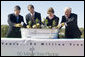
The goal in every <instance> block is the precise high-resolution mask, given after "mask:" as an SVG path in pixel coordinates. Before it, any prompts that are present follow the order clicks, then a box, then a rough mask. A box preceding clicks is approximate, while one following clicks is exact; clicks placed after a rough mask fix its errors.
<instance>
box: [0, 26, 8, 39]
mask: <svg viewBox="0 0 85 57" xmlns="http://www.w3.org/2000/svg"><path fill="white" fill-rule="evenodd" d="M8 28H9V27H8V25H1V37H6V34H7V31H8Z"/></svg>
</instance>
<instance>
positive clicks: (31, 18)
mask: <svg viewBox="0 0 85 57" xmlns="http://www.w3.org/2000/svg"><path fill="white" fill-rule="evenodd" d="M28 10H29V12H30V13H28V14H27V15H26V23H27V28H28V25H30V24H29V22H31V25H30V26H31V27H32V26H33V25H35V24H36V20H38V23H39V24H40V25H41V14H40V13H38V12H36V11H34V6H33V5H28Z"/></svg>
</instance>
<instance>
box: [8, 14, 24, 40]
mask: <svg viewBox="0 0 85 57" xmlns="http://www.w3.org/2000/svg"><path fill="white" fill-rule="evenodd" d="M21 22H23V23H24V20H23V17H22V16H21V15H19V19H18V22H17V17H16V16H15V14H14V13H13V14H9V15H8V24H9V30H8V33H7V37H8V38H21V31H20V28H19V27H15V26H14V25H15V24H17V23H21ZM24 25H25V23H24V24H23V26H24Z"/></svg>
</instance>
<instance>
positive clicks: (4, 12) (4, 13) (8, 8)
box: [1, 1, 84, 27]
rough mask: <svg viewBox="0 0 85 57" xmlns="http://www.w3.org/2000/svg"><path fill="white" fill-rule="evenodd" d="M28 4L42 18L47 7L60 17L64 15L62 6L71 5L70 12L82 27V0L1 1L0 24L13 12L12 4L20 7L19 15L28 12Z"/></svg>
mask: <svg viewBox="0 0 85 57" xmlns="http://www.w3.org/2000/svg"><path fill="white" fill-rule="evenodd" d="M29 4H32V5H34V7H35V11H37V12H39V13H41V17H42V20H43V18H46V16H47V10H48V8H49V7H53V8H54V10H55V15H56V16H58V17H59V18H60V20H59V23H60V22H61V18H62V15H64V8H65V7H71V8H72V12H73V13H76V14H77V15H78V26H79V27H84V2H83V1H1V25H2V24H6V25H8V23H7V19H8V14H10V13H13V12H14V9H13V8H14V6H16V5H19V6H20V7H21V13H20V14H21V15H22V16H23V17H24V21H25V22H26V20H25V16H26V14H28V13H29V11H28V9H27V6H28V5H29Z"/></svg>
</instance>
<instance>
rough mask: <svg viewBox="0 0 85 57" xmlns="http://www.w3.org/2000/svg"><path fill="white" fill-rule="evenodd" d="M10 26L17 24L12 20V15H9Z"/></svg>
mask: <svg viewBox="0 0 85 57" xmlns="http://www.w3.org/2000/svg"><path fill="white" fill-rule="evenodd" d="M8 24H9V26H14V25H15V23H14V22H13V20H12V15H11V14H9V15H8Z"/></svg>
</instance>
